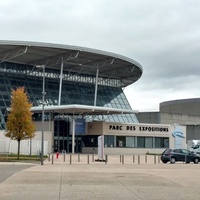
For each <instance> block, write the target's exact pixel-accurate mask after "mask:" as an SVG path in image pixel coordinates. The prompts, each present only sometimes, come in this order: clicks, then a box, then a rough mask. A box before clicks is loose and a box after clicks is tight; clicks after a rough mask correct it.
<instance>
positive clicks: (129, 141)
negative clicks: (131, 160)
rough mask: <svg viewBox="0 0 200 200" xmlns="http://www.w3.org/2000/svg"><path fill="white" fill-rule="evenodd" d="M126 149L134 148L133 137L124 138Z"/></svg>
mask: <svg viewBox="0 0 200 200" xmlns="http://www.w3.org/2000/svg"><path fill="white" fill-rule="evenodd" d="M126 147H135V137H126Z"/></svg>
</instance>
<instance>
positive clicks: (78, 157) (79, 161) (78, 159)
mask: <svg viewBox="0 0 200 200" xmlns="http://www.w3.org/2000/svg"><path fill="white" fill-rule="evenodd" d="M78 162H80V154H78Z"/></svg>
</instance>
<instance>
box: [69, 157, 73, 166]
mask: <svg viewBox="0 0 200 200" xmlns="http://www.w3.org/2000/svg"><path fill="white" fill-rule="evenodd" d="M69 164H70V165H71V164H72V155H70V157H69Z"/></svg>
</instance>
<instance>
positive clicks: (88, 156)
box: [87, 155, 90, 164]
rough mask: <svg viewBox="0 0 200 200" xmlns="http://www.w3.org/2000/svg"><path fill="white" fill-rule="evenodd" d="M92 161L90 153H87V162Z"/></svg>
mask: <svg viewBox="0 0 200 200" xmlns="http://www.w3.org/2000/svg"><path fill="white" fill-rule="evenodd" d="M89 163H90V155H87V164H89Z"/></svg>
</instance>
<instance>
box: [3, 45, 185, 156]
mask: <svg viewBox="0 0 200 200" xmlns="http://www.w3.org/2000/svg"><path fill="white" fill-rule="evenodd" d="M142 73H143V68H142V66H141V65H140V64H139V63H138V62H137V61H135V60H133V59H130V58H127V57H125V56H122V55H118V54H115V53H110V52H106V51H101V50H96V49H91V48H84V47H78V46H70V45H60V44H49V43H40V42H22V41H0V75H1V79H0V119H1V121H0V129H1V130H0V152H9V153H15V152H17V145H16V144H17V143H16V141H11V140H10V139H9V138H6V137H5V136H4V134H5V130H6V119H7V115H8V113H9V108H10V105H11V91H12V90H13V89H16V88H18V87H24V88H25V91H26V93H27V96H28V98H29V101H30V102H31V103H32V108H31V112H32V113H33V121H34V123H35V124H36V133H35V137H34V138H32V139H29V140H24V141H22V142H21V153H22V154H30V153H31V154H39V152H41V148H42V145H41V143H43V148H44V150H43V151H44V154H49V153H54V152H63V151H64V152H66V153H94V152H95V153H97V151H98V146H99V145H100V144H99V142H100V140H99V139H100V138H101V143H102V142H103V144H102V145H103V149H104V153H105V154H122V153H123V154H134V153H147V152H150V153H151V152H152V153H161V152H163V151H164V149H166V148H169V147H170V148H174V147H182V148H187V142H186V125H181V124H177V123H175V122H172V123H169V124H166V123H159V122H158V123H151V122H150V121H149V122H148V123H141V121H138V117H137V116H139V111H138V110H137V108H134V109H132V108H131V106H130V103H129V101H131V99H129V101H128V99H127V98H126V96H125V94H124V88H126V87H127V86H130V85H132V84H134V83H135V82H136V81H138V80H139V79H140V78H141V76H142ZM133 86H134V85H133ZM133 91H134V90H133ZM133 96H134V95H133ZM102 138H103V139H102Z"/></svg>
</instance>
